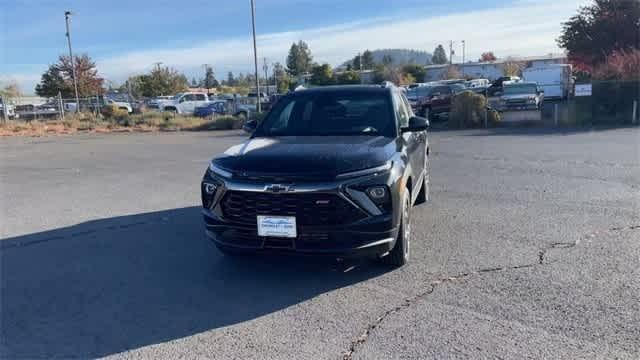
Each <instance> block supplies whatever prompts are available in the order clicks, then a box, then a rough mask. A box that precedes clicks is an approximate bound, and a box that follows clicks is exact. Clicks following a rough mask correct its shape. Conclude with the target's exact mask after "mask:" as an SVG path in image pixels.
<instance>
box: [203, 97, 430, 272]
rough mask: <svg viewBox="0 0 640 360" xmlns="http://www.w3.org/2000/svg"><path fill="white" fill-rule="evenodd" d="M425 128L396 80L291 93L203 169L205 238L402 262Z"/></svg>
mask: <svg viewBox="0 0 640 360" xmlns="http://www.w3.org/2000/svg"><path fill="white" fill-rule="evenodd" d="M428 125H429V122H428V121H427V119H424V118H421V117H417V116H414V115H413V112H412V111H411V108H410V107H409V104H408V101H407V99H406V98H405V97H404V95H403V94H402V92H401V91H400V90H399V89H398V88H396V87H395V86H390V85H385V86H364V85H350V86H325V87H317V88H313V89H308V90H300V91H297V92H293V93H290V94H288V95H286V96H285V97H283V98H282V99H280V100H279V101H278V102H277V104H276V106H275V107H274V108H273V109H272V110H271V111H270V112H269V113H268V115H267V116H266V117H265V118H264V119H263V121H261V122H260V123H259V124H258V122H257V121H255V120H251V121H249V122H248V123H247V124H246V125H245V128H247V129H250V130H252V132H253V133H252V135H251V136H250V138H249V139H247V140H246V141H245V142H243V143H242V144H239V145H236V146H233V147H231V148H229V149H228V150H227V151H226V152H224V154H221V155H218V156H216V157H215V158H214V159H213V160H212V161H211V163H210V164H209V167H208V168H207V170H206V171H205V174H204V177H203V179H202V182H201V184H200V185H201V196H202V206H203V211H202V213H203V217H204V223H205V227H206V235H207V237H208V238H209V239H210V240H212V241H213V242H214V244H215V245H216V246H217V247H218V249H220V251H221V252H222V253H224V254H228V255H237V254H242V253H246V252H259V251H266V250H277V251H284V252H295V253H304V254H322V255H331V256H335V257H352V256H372V257H376V258H379V259H380V260H381V261H382V262H384V263H386V264H390V265H395V266H400V265H403V264H405V263H406V262H407V261H408V259H409V255H410V253H409V249H410V245H409V244H410V241H411V232H410V226H411V225H410V224H411V214H412V209H411V208H412V206H413V205H415V204H419V203H423V202H426V201H427V200H428V198H429V171H428V169H429V166H428V164H429V157H428V155H429V142H428V141H427V136H426V135H427V134H426V129H427V127H428Z"/></svg>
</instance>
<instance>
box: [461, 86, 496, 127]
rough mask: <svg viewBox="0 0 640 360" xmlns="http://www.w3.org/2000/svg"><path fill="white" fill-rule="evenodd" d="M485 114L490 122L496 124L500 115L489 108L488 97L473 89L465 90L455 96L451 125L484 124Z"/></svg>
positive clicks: (468, 125)
mask: <svg viewBox="0 0 640 360" xmlns="http://www.w3.org/2000/svg"><path fill="white" fill-rule="evenodd" d="M485 116H487V117H488V119H487V120H488V122H489V123H490V124H491V125H495V124H496V123H497V122H499V121H500V115H499V114H498V112H497V111H495V110H489V111H488V110H487V98H485V97H484V96H483V95H480V94H476V93H474V92H472V91H463V92H461V93H460V94H458V95H456V96H455V97H454V98H453V102H452V104H451V113H450V114H449V126H450V127H454V128H470V127H480V126H484V120H485Z"/></svg>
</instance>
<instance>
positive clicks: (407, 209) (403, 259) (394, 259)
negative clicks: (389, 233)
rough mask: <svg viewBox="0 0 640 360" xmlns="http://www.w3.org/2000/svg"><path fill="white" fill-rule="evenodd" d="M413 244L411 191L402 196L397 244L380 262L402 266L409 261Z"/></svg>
mask: <svg viewBox="0 0 640 360" xmlns="http://www.w3.org/2000/svg"><path fill="white" fill-rule="evenodd" d="M410 243H411V193H410V192H409V190H407V191H405V192H404V195H403V196H402V213H401V219H400V229H398V237H397V239H396V244H395V246H394V247H393V249H391V251H390V252H389V253H388V254H387V255H385V256H384V257H382V258H381V259H380V261H381V262H382V263H383V264H385V265H391V266H402V265H405V264H406V263H407V262H408V261H409V248H410Z"/></svg>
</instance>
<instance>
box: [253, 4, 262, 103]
mask: <svg viewBox="0 0 640 360" xmlns="http://www.w3.org/2000/svg"><path fill="white" fill-rule="evenodd" d="M251 29H252V31H253V65H254V67H255V69H254V70H255V75H256V94H257V99H258V102H257V105H256V109H257V110H258V113H260V112H261V111H262V109H261V108H260V79H258V47H257V46H256V5H255V2H254V0H251Z"/></svg>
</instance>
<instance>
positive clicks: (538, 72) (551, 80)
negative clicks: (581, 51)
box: [522, 64, 574, 99]
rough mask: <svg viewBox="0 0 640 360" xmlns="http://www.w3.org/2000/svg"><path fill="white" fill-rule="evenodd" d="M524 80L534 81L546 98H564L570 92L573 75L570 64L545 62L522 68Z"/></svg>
mask: <svg viewBox="0 0 640 360" xmlns="http://www.w3.org/2000/svg"><path fill="white" fill-rule="evenodd" d="M522 77H523V78H524V81H526V82H535V83H537V84H538V87H539V88H540V89H541V90H542V91H544V97H545V98H546V99H549V98H555V99H566V98H568V97H569V96H570V95H571V94H572V89H573V82H574V81H573V76H572V71H571V65H570V64H546V65H539V66H534V67H530V68H526V69H524V70H522Z"/></svg>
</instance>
